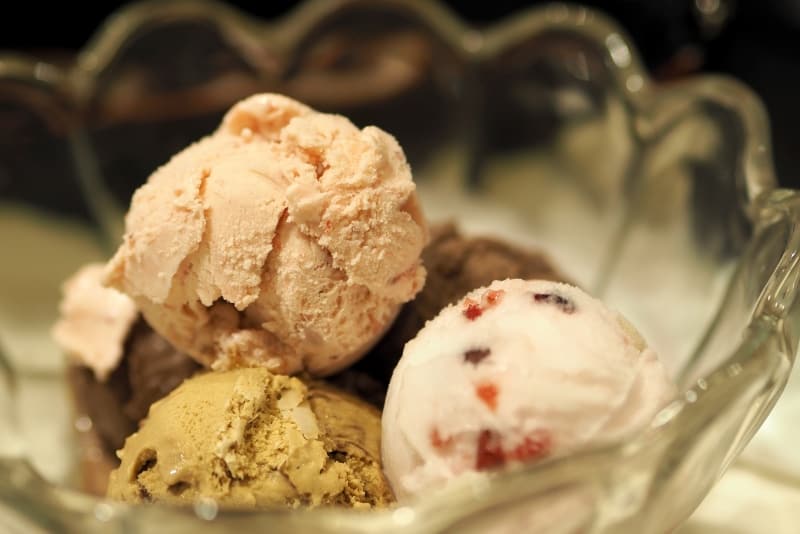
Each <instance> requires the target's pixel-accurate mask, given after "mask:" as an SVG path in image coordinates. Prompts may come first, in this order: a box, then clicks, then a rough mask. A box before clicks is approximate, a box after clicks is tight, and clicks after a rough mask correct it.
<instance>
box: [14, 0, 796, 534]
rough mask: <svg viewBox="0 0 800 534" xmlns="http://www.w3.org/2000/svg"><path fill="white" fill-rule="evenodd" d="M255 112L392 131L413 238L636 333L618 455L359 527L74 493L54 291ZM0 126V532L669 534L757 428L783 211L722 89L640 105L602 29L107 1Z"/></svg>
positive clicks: (699, 80)
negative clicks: (197, 151) (648, 369)
mask: <svg viewBox="0 0 800 534" xmlns="http://www.w3.org/2000/svg"><path fill="white" fill-rule="evenodd" d="M261 91H274V92H281V93H286V94H288V95H290V96H293V97H295V98H298V99H300V100H302V101H304V102H307V103H308V104H310V105H312V106H313V107H316V108H318V109H320V110H325V111H336V112H340V113H343V114H345V115H347V116H349V117H351V118H352V119H353V120H354V122H356V123H357V124H360V125H366V124H376V125H378V126H381V127H382V128H384V129H386V130H388V131H389V132H391V133H392V134H394V135H395V136H397V137H398V139H399V140H400V142H401V144H402V145H403V146H404V148H405V149H406V152H407V155H408V157H409V160H410V162H411V165H412V168H413V170H414V174H415V179H416V181H417V182H418V185H419V189H420V194H421V196H422V199H423V203H424V205H425V208H426V210H427V213H428V216H429V218H430V219H432V220H436V219H443V218H448V217H453V218H455V219H457V220H458V222H459V223H460V224H461V225H462V227H463V228H464V229H465V230H467V231H468V232H470V233H494V234H500V235H502V236H503V237H505V238H507V239H509V240H512V241H516V242H519V243H521V244H526V245H535V246H539V247H542V248H544V249H545V250H546V251H547V252H548V253H549V254H550V255H551V256H552V257H553V258H554V259H555V261H556V263H557V264H558V265H559V266H560V267H561V269H562V270H563V271H565V272H566V273H567V274H568V275H569V276H571V277H572V278H573V279H574V280H576V281H577V282H578V283H579V284H580V285H582V286H584V287H585V288H587V289H589V290H590V291H591V292H593V293H594V294H596V295H598V296H600V297H602V298H604V299H605V300H606V301H607V302H608V303H609V304H611V305H612V306H614V307H616V308H618V309H620V310H621V311H622V312H623V313H625V314H626V315H627V316H628V317H630V318H631V319H632V320H633V322H634V323H636V324H637V325H638V326H639V327H640V329H641V330H642V331H643V333H644V334H645V336H646V337H647V338H648V339H649V340H650V341H651V344H652V345H654V346H655V348H656V349H657V350H659V352H660V353H661V354H662V356H663V357H664V359H665V360H666V362H667V365H668V366H669V369H670V371H671V372H672V373H673V375H674V377H675V378H676V380H677V381H678V383H679V385H680V390H681V394H680V395H679V396H678V397H677V398H676V399H675V400H674V401H673V402H672V403H671V404H670V405H668V406H667V407H666V408H665V409H664V410H662V411H661V412H660V413H659V414H658V416H657V417H656V418H655V419H654V420H653V422H652V424H651V425H650V426H649V428H646V429H644V430H642V431H641V432H640V433H638V434H636V435H632V436H630V437H629V438H628V439H626V440H625V442H623V443H618V444H615V445H612V446H606V447H603V448H598V449H593V450H588V451H584V452H581V453H579V454H575V455H572V456H569V457H565V458H561V459H556V460H553V461H549V462H545V463H541V464H537V465H531V466H527V467H525V468H522V469H517V470H513V471H509V472H504V473H499V474H497V475H495V476H492V477H489V478H488V479H480V480H472V479H469V480H465V481H464V482H463V483H461V484H457V485H454V486H453V487H448V488H447V489H445V490H442V491H439V492H436V493H431V494H429V495H425V496H424V498H421V499H418V500H416V501H412V502H408V503H403V504H402V505H398V506H396V507H394V508H391V509H388V510H384V511H376V512H369V513H359V512H355V511H349V510H340V509H324V510H312V511H263V512H252V513H243V512H230V511H226V510H219V509H217V507H216V505H215V504H214V503H213V502H210V501H209V502H198V503H197V504H196V505H195V506H194V507H193V508H190V509H173V508H167V507H163V506H157V505H153V506H144V507H135V506H126V505H122V504H117V503H112V502H108V501H104V500H102V499H96V498H93V497H91V496H89V495H87V494H83V493H81V492H80V491H78V490H77V489H76V487H75V484H74V477H75V468H74V465H75V462H76V460H75V458H76V449H77V445H76V443H77V441H76V437H75V435H76V431H75V428H73V427H74V425H73V421H74V417H73V415H72V412H71V406H70V402H69V400H68V394H67V391H66V386H65V384H64V376H63V375H64V363H63V357H62V356H61V355H60V354H59V352H58V350H57V349H56V348H55V347H54V346H53V344H52V342H51V341H50V339H49V336H48V329H49V327H50V325H51V323H52V321H53V320H54V318H55V314H56V305H57V301H58V296H59V284H60V282H61V280H63V278H65V277H66V276H67V275H68V274H70V273H71V272H72V271H73V270H75V269H76V268H77V267H78V266H79V265H80V264H82V263H84V262H86V261H89V260H95V259H102V258H104V257H106V256H107V255H108V254H109V253H110V251H111V250H113V247H114V246H115V244H116V243H117V241H118V239H119V237H120V235H121V214H122V213H123V211H124V209H125V206H126V205H127V203H128V201H129V198H130V195H131V193H132V191H133V190H134V189H135V187H136V186H137V185H139V184H141V183H142V182H143V181H144V180H145V179H146V177H147V176H148V174H149V173H150V172H151V171H152V170H153V169H154V168H156V167H157V166H158V165H159V164H161V163H163V162H165V161H166V160H167V159H168V157H169V156H170V155H171V154H172V153H174V152H175V151H177V150H179V149H180V148H182V147H183V146H185V145H187V144H188V143H190V142H191V141H193V140H195V139H197V138H199V137H200V136H202V135H204V134H206V133H209V132H210V131H211V130H212V129H213V128H214V127H215V125H216V124H217V123H218V121H219V120H220V118H221V116H222V114H223V113H224V111H225V110H226V109H227V108H228V107H229V106H230V105H231V104H232V103H234V102H235V101H237V100H238V99H240V98H242V97H244V96H247V95H249V94H251V93H255V92H261ZM0 128H2V130H3V131H4V132H5V136H4V138H3V141H2V143H0V192H1V193H2V197H0V221H2V222H0V246H2V250H5V251H6V253H5V254H4V258H3V261H2V262H0V349H1V350H2V353H3V357H2V358H0V375H2V376H1V377H2V380H0V429H2V431H0V526H2V529H0V530H3V531H4V532H16V531H24V532H29V531H36V530H37V529H38V530H41V531H59V532H87V533H91V532H140V531H142V532H145V531H146V532H155V531H159V530H168V531H170V532H197V531H198V530H202V531H203V532H228V531H233V530H234V529H255V528H263V529H266V528H268V529H269V530H270V531H271V532H283V531H287V532H289V531H291V532H306V531H308V532H318V533H324V532H335V531H336V532H339V531H346V532H384V533H390V532H401V531H402V532H408V531H413V532H460V533H466V532H519V531H522V530H525V531H534V530H540V531H547V532H627V531H630V532H637V533H649V532H664V531H669V530H670V529H672V528H673V527H674V526H676V525H677V524H679V523H680V522H681V521H683V520H684V519H685V518H686V517H688V515H689V514H690V513H691V512H692V510H693V509H694V508H695V507H696V506H697V505H698V503H699V502H700V501H701V499H702V498H703V496H704V495H705V494H706V493H707V492H708V490H709V489H710V487H711V486H712V485H713V484H714V482H715V481H716V480H717V479H718V478H719V477H720V476H721V474H722V473H723V472H724V471H725V469H726V467H727V466H728V465H729V464H730V463H731V461H732V460H733V459H734V458H735V457H736V456H737V454H738V453H739V452H740V451H741V450H742V448H743V447H744V446H745V444H747V442H748V441H749V440H750V438H751V437H752V435H753V433H754V432H755V431H756V430H757V429H758V427H759V425H760V424H761V422H762V421H763V420H764V418H765V417H766V416H767V414H768V413H769V411H770V409H771V408H772V406H773V404H774V403H775V401H776V399H777V397H778V396H779V394H780V392H781V390H782V389H783V386H784V385H785V383H786V380H787V377H788V375H789V372H790V370H791V366H792V363H793V360H794V355H795V352H796V350H797V346H798V335H800V310H799V309H798V306H797V304H796V302H795V301H796V296H797V280H798V275H799V274H800V268H799V267H798V255H797V254H798V245H799V244H800V242H799V241H798V240H800V233H798V227H797V224H798V221H799V220H800V218H799V217H800V215H798V214H800V197H798V195H797V194H796V193H794V192H792V191H788V190H782V189H778V188H777V186H776V181H775V178H774V176H773V173H772V166H771V156H770V147H769V140H768V134H767V131H768V130H767V121H766V117H765V113H764V110H763V107H762V105H761V104H760V103H759V101H758V99H757V98H756V97H755V96H754V95H753V94H752V93H751V92H750V91H749V90H748V89H747V88H745V87H743V86H742V85H741V84H739V83H738V82H736V81H734V80H730V79H725V78H720V77H714V76H702V77H695V78H690V79H687V80H685V81H681V82H679V83H669V84H663V85H658V84H655V83H654V82H652V81H651V80H650V79H649V77H648V75H647V74H646V73H645V72H644V70H643V69H642V67H641V64H640V62H639V59H638V57H637V54H636V51H635V50H634V48H633V46H632V45H631V43H630V40H629V39H628V37H627V36H626V35H625V34H624V33H623V32H622V31H621V30H620V28H619V27H618V26H617V25H615V24H614V23H613V22H612V21H610V20H609V19H607V18H606V17H605V16H603V15H602V14H600V13H598V12H596V11H592V10H589V9H585V8H582V7H577V6H572V5H564V4H553V5H550V6H547V7H542V8H536V9H532V10H530V11H527V12H524V13H519V14H517V15H515V16H514V17H511V18H509V19H508V20H506V21H503V22H501V23H499V24H496V25H494V26H492V27H490V28H488V29H486V30H480V31H479V30H476V29H474V28H471V27H469V26H467V25H465V24H464V23H463V22H462V21H460V20H459V19H457V18H456V17H454V16H453V15H452V14H451V13H449V12H447V11H446V10H445V9H443V8H442V7H440V6H439V5H437V4H435V3H429V2H399V1H388V0H383V1H369V2H368V1H337V2H327V1H325V0H316V1H311V2H308V3H306V4H304V5H303V6H302V7H300V8H298V9H297V10H295V11H294V12H292V13H291V14H290V15H288V16H287V17H286V18H284V19H281V20H277V21H269V22H264V21H259V20H254V19H252V18H249V17H247V16H245V15H243V14H242V13H240V12H238V11H236V10H234V9H232V8H230V7H226V6H224V5H220V4H216V3H210V2H200V3H198V2H146V3H139V4H133V5H131V6H129V7H127V8H125V9H123V10H121V11H120V12H119V13H117V14H116V15H115V16H113V17H112V18H111V19H110V20H109V21H108V22H107V23H106V24H105V25H104V26H103V27H102V28H101V29H100V31H99V32H98V34H97V36H96V37H95V38H94V39H93V40H92V42H91V43H90V44H89V45H88V46H87V47H86V48H85V49H84V50H83V51H82V52H81V53H80V54H79V55H78V56H77V57H76V58H74V60H69V59H68V60H66V61H64V60H62V59H61V58H57V59H47V58H39V59H36V58H28V57H22V56H19V55H14V54H5V55H3V56H0ZM85 424H86V422H85V421H80V420H78V421H77V427H78V430H81V429H82V428H81V427H83V426H85Z"/></svg>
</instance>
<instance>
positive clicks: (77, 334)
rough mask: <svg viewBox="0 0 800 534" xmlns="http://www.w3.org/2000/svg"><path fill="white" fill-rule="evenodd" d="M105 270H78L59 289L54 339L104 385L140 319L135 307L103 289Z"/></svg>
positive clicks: (92, 267) (92, 266)
mask: <svg viewBox="0 0 800 534" xmlns="http://www.w3.org/2000/svg"><path fill="white" fill-rule="evenodd" d="M103 270H104V266H103V264H101V263H90V264H88V265H85V266H83V267H81V268H80V269H79V270H78V271H77V272H76V273H75V274H74V275H72V276H71V277H70V278H69V279H68V280H67V281H66V282H65V283H64V284H63V286H62V293H63V299H62V300H61V305H60V307H59V312H60V317H59V320H58V321H57V322H56V324H55V326H54V327H53V331H52V333H53V338H54V339H55V341H56V343H58V345H59V346H60V347H61V349H62V350H63V351H64V352H65V353H66V354H67V355H68V356H70V357H71V359H72V361H73V362H76V363H78V364H80V365H83V366H86V367H88V368H89V369H91V370H92V371H93V372H94V375H95V377H96V378H97V379H98V380H100V381H103V380H105V379H106V378H108V376H109V375H110V374H111V372H112V371H113V370H114V369H116V368H117V365H119V362H120V360H121V359H122V352H123V342H124V340H125V338H126V337H127V336H128V332H129V331H130V329H131V327H132V326H133V323H134V322H136V320H137V319H138V318H139V312H138V311H137V310H136V305H135V304H134V303H133V301H132V300H131V299H130V298H128V297H127V296H126V295H124V294H122V293H120V292H119V291H117V290H115V289H110V288H106V287H103V285H102V284H101V279H102V277H103Z"/></svg>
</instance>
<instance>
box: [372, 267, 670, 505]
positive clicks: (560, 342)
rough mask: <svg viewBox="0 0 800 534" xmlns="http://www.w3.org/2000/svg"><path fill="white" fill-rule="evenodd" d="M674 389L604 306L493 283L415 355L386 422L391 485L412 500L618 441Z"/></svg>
mask: <svg viewBox="0 0 800 534" xmlns="http://www.w3.org/2000/svg"><path fill="white" fill-rule="evenodd" d="M444 377H446V379H444ZM674 391H675V390H674V386H673V384H672V382H671V381H670V379H669V378H668V377H667V375H666V372H665V370H664V368H663V366H662V364H661V361H660V360H659V359H658V357H657V355H656V354H655V352H654V351H653V350H652V349H650V348H648V347H647V345H646V343H645V342H644V340H643V339H642V337H641V336H640V335H639V334H638V332H637V331H636V330H635V329H634V328H633V326H631V324H630V323H629V322H628V321H627V320H625V319H624V318H623V317H622V316H621V315H619V314H618V313H616V312H614V311H612V310H609V309H608V308H606V307H605V306H604V305H603V304H602V303H601V302H600V301H598V300H595V299H593V298H592V297H590V296H588V295H587V294H586V293H584V292H583V291H581V290H580V289H577V288H575V287H573V286H570V285H567V284H561V283H555V282H548V281H540V280H537V281H523V280H514V279H512V280H505V281H496V282H493V283H492V284H491V285H489V286H488V287H485V288H480V289H477V290H475V291H472V292H470V293H469V294H468V295H467V296H466V297H465V298H464V299H462V300H460V301H459V302H457V303H455V304H453V305H451V306H449V307H447V308H445V309H444V310H442V312H441V313H440V314H439V315H438V316H437V317H436V318H435V319H433V320H432V321H431V322H429V323H428V324H427V325H426V326H425V328H423V329H422V330H421V331H420V332H419V334H418V335H417V336H416V338H414V339H413V340H412V341H410V342H409V343H408V344H407V345H406V347H405V351H404V352H403V356H402V358H401V359H400V362H399V363H398V365H397V367H396V368H395V371H394V374H393V376H392V379H391V382H390V384H389V390H388V392H387V396H386V405H385V407H384V412H383V420H382V425H383V437H382V439H383V460H384V466H385V472H386V476H387V478H388V479H389V481H390V483H391V485H392V488H393V489H394V492H395V494H396V495H397V497H398V498H404V497H408V496H410V495H414V494H416V493H418V492H420V491H422V490H424V489H428V488H431V487H435V486H439V485H442V484H444V483H445V482H446V481H448V480H450V479H453V478H454V477H457V476H459V475H461V474H464V473H468V472H473V473H474V472H481V471H488V470H493V469H497V468H500V467H503V466H506V465H513V464H516V463H522V462H534V461H538V460H542V459H544V458H550V457H554V456H560V455H563V454H567V453H570V452H572V451H575V450H577V449H580V448H584V447H587V446H590V445H593V444H599V443H604V442H613V441H615V440H618V439H620V438H622V437H623V436H626V435H627V434H629V433H631V432H634V431H636V430H638V429H641V428H643V427H644V426H646V424H647V423H648V422H649V421H650V419H651V418H652V417H653V416H654V415H655V413H656V412H657V411H658V409H659V408H661V407H663V406H664V405H665V403H666V402H667V401H668V400H669V399H670V398H671V397H672V395H673V394H674Z"/></svg>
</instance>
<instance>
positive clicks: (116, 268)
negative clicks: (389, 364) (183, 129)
mask: <svg viewBox="0 0 800 534" xmlns="http://www.w3.org/2000/svg"><path fill="white" fill-rule="evenodd" d="M426 240H427V228H426V224H425V221H424V218H423V216H422V213H421V211H420V208H419V204H418V201H417V197H416V192H415V186H414V183H413V182H412V180H411V173H410V170H409V166H408V164H407V162H406V160H405V156H404V155H403V151H402V150H401V148H400V147H399V145H398V144H397V142H396V141H395V139H394V138H393V137H391V136H390V135H388V134H387V133H385V132H383V131H381V130H380V129H378V128H375V127H366V128H364V129H361V130H359V129H358V128H356V127H355V126H354V125H353V124H352V123H350V122H349V121H348V120H347V119H345V118H344V117H341V116H336V115H327V114H322V113H317V112H315V111H313V110H311V109H310V108H308V107H306V106H304V105H302V104H300V103H298V102H295V101H293V100H291V99H288V98H286V97H282V96H279V95H273V94H263V95H256V96H253V97H251V98H248V99H246V100H244V101H242V102H240V103H239V104H237V105H236V106H234V107H233V108H232V109H231V110H230V111H229V112H228V113H227V115H226V116H225V118H224V119H223V122H222V125H221V126H220V128H219V129H218V130H217V131H216V132H215V133H214V134H213V135H211V136H209V137H206V138H205V139H202V140H201V141H199V142H197V143H195V144H194V145H192V146H190V147H188V148H187V149H185V150H184V151H183V152H181V153H179V154H177V155H176V156H175V157H173V158H172V160H171V161H170V162H169V163H167V164H166V165H164V166H163V167H161V168H160V169H158V170H157V171H156V172H155V173H153V175H152V176H151V177H150V178H149V180H148V182H147V183H146V184H145V185H144V186H142V187H141V188H140V189H139V190H138V191H137V192H136V193H135V195H134V197H133V201H132V203H131V207H130V211H129V212H128V214H127V217H126V232H125V237H124V242H123V244H122V245H121V246H120V248H119V250H118V251H117V253H116V255H115V256H114V258H112V260H111V261H110V263H109V266H108V270H107V276H106V282H107V284H109V285H110V286H112V287H115V288H117V289H119V290H121V291H123V292H125V293H127V294H128V295H130V296H131V297H132V298H133V299H134V300H135V302H136V304H137V305H138V307H139V308H140V309H141V311H142V313H143V315H144V317H145V318H146V320H147V322H148V323H149V324H150V325H151V326H152V327H153V328H154V329H155V330H156V331H158V332H159V333H160V334H162V335H163V336H164V337H165V338H166V339H167V340H169V341H170V342H171V343H172V344H173V345H175V346H176V347H177V348H178V349H180V350H182V351H184V352H186V353H187V354H189V355H191V356H192V357H194V358H196V359H197V360H198V361H199V362H201V363H202V364H204V365H206V366H210V367H212V368H214V369H219V370H224V369H228V368H234V367H238V366H263V367H266V368H268V369H270V370H272V371H274V372H279V373H294V372H298V371H301V370H306V371H308V372H310V373H312V374H314V375H317V376H321V375H327V374H330V373H333V372H335V371H336V370H339V369H342V368H344V367H346V366H347V365H349V364H350V363H352V361H353V360H355V359H357V358H358V357H360V356H361V355H363V354H364V353H365V352H366V351H367V350H369V348H370V347H371V346H372V345H373V344H374V343H375V342H376V341H377V340H378V338H379V337H380V336H381V334H383V332H384V331H385V330H386V328H387V327H388V326H389V324H390V323H391V321H392V319H393V318H394V317H395V315H396V314H397V311H398V310H399V308H400V305H401V304H402V303H403V302H406V301H408V300H410V299H411V298H413V296H414V295H415V294H416V293H417V292H418V291H419V289H420V288H421V287H422V285H423V282H424V277H425V271H424V269H423V268H422V266H421V264H420V259H419V256H420V253H421V251H422V248H423V246H424V245H425V242H426Z"/></svg>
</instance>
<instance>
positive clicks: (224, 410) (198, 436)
mask: <svg viewBox="0 0 800 534" xmlns="http://www.w3.org/2000/svg"><path fill="white" fill-rule="evenodd" d="M119 456H120V459H121V465H120V467H119V468H118V469H117V470H116V471H114V472H113V473H112V474H111V478H110V481H109V491H108V495H109V497H111V498H113V499H118V500H122V501H127V502H133V503H138V502H155V501H158V502H167V503H173V504H190V503H192V502H194V501H196V500H197V499H199V498H210V499H214V500H215V501H216V502H218V503H219V504H220V505H222V506H228V507H240V508H241V507H243V508H253V507H259V508H260V507H270V506H290V507H295V506H300V505H309V506H318V505H328V504H338V505H346V506H353V507H365V508H366V507H372V506H382V505H385V504H387V503H389V502H391V501H392V500H393V498H392V493H391V490H390V489H389V486H388V484H387V483H386V481H385V479H384V476H383V474H382V472H381V463H380V414H379V412H378V411H377V410H376V409H374V408H372V407H371V406H369V405H366V404H364V403H362V402H360V401H359V400H357V399H355V398H353V397H350V396H349V395H347V394H344V393H342V392H339V391H338V390H335V389H333V388H331V387H330V386H326V385H324V384H322V383H318V382H310V383H309V384H308V385H306V384H304V383H303V382H301V381H300V380H299V379H297V378H295V377H288V376H284V375H273V374H271V373H270V372H269V371H267V370H266V369H263V368H242V369H237V370H233V371H219V372H210V373H204V374H201V375H197V376H195V377H193V378H190V379H188V380H186V381H185V382H184V383H183V384H182V385H181V386H179V387H178V388H177V389H175V390H174V391H173V392H172V393H170V394H169V395H168V396H167V397H165V398H164V399H162V400H160V401H158V402H156V403H155V404H154V405H153V406H152V407H151V409H150V413H149V415H148V417H147V418H146V419H145V421H144V422H143V424H142V426H141V428H140V430H139V431H138V432H136V433H135V434H133V435H131V436H130V437H129V438H128V439H127V441H126V442H125V447H124V448H123V449H122V450H121V451H120V452H119Z"/></svg>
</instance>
